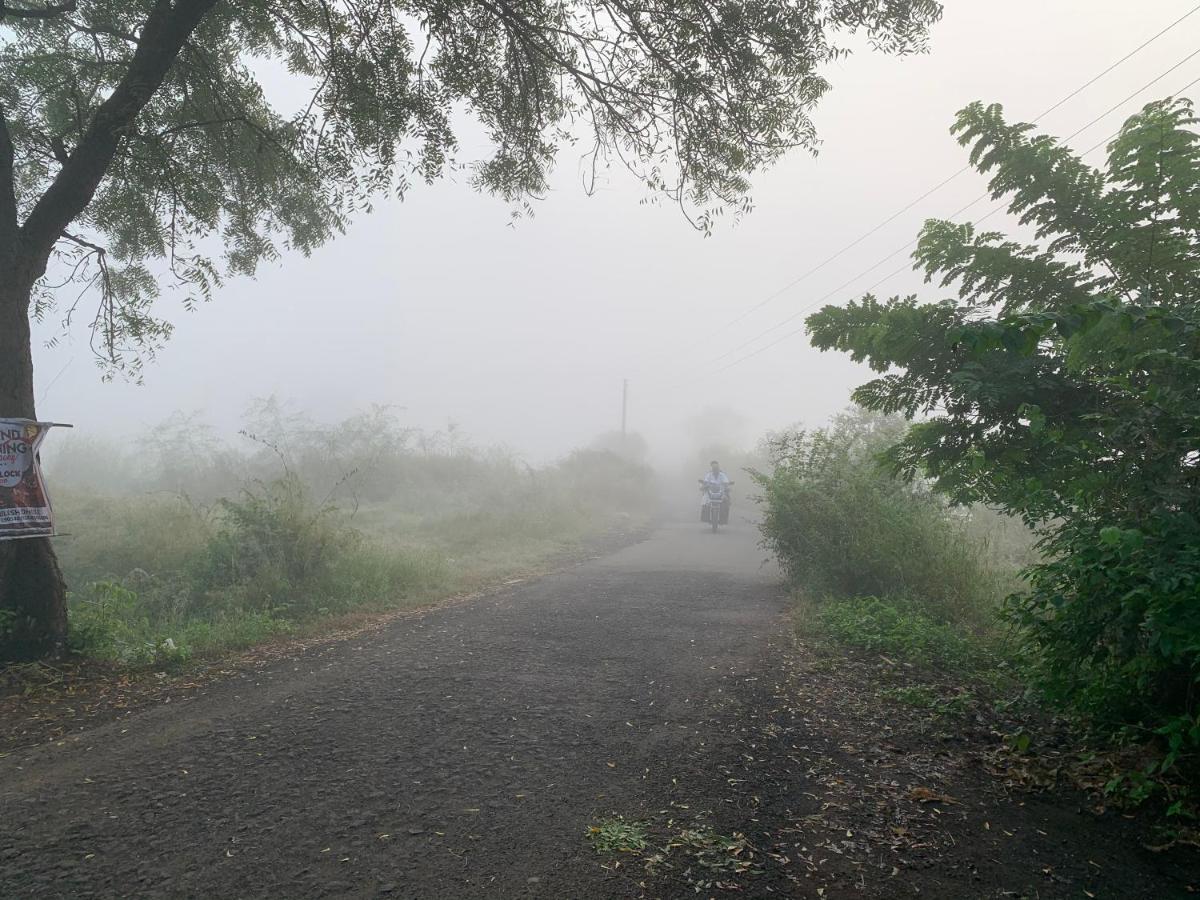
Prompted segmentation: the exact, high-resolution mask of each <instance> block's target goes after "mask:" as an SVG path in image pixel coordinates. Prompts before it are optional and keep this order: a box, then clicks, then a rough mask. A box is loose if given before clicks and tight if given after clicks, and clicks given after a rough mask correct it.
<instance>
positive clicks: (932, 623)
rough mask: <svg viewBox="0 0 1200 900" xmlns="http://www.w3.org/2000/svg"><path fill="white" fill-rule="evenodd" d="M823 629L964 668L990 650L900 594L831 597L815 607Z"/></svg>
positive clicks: (863, 644) (866, 645)
mask: <svg viewBox="0 0 1200 900" xmlns="http://www.w3.org/2000/svg"><path fill="white" fill-rule="evenodd" d="M816 620H817V624H818V625H819V627H820V629H821V631H822V632H823V633H825V634H827V635H829V636H830V637H832V638H834V639H835V640H837V641H840V642H841V643H843V644H847V645H849V646H853V647H860V648H862V649H864V650H872V651H878V652H880V653H884V654H891V655H895V656H897V657H900V658H903V659H907V660H911V661H913V662H917V663H921V664H923V665H929V666H937V667H940V668H951V669H958V670H965V669H969V668H972V667H978V666H981V665H982V664H984V663H985V662H986V661H987V658H988V657H989V654H988V652H987V651H986V650H985V649H984V648H983V647H982V645H981V644H979V643H978V642H976V641H972V640H971V639H970V638H969V637H967V636H966V635H965V634H964V633H963V632H962V631H961V630H960V629H957V628H955V627H953V626H951V625H948V624H946V622H945V621H943V620H940V619H936V618H934V617H932V616H931V615H929V614H928V613H927V612H926V611H924V609H923V608H922V605H921V604H919V603H915V602H913V601H909V600H903V599H899V598H888V599H882V598H879V597H848V598H837V599H830V600H828V601H825V602H823V603H821V604H820V606H819V607H818V609H817V610H816Z"/></svg>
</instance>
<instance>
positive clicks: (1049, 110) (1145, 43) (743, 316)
mask: <svg viewBox="0 0 1200 900" xmlns="http://www.w3.org/2000/svg"><path fill="white" fill-rule="evenodd" d="M1197 12H1200V4H1198V5H1196V6H1193V7H1192V8H1191V9H1190V10H1188V11H1187V12H1185V13H1184V14H1183V15H1182V16H1180V17H1179V18H1178V19H1176V20H1175V21H1173V22H1171V23H1170V24H1169V25H1167V26H1166V27H1164V28H1163V29H1162V30H1160V31H1159V32H1157V33H1156V34H1154V35H1152V36H1151V37H1149V38H1147V39H1146V40H1145V41H1143V42H1142V43H1140V44H1138V46H1136V47H1134V48H1133V49H1132V50H1130V51H1129V52H1128V53H1126V54H1125V55H1124V56H1122V57H1121V58H1120V59H1118V60H1117V61H1116V62H1114V63H1112V64H1111V65H1109V66H1108V67H1107V68H1106V69H1104V70H1103V71H1101V72H1099V73H1097V74H1096V75H1094V76H1093V77H1092V78H1090V79H1089V80H1088V81H1085V82H1084V83H1083V84H1081V85H1080V86H1079V87H1077V88H1075V90H1073V91H1071V92H1070V93H1069V94H1067V95H1066V96H1064V97H1062V98H1061V99H1060V100H1058V101H1057V102H1056V103H1054V104H1052V105H1051V106H1049V107H1047V108H1046V109H1045V110H1043V111H1042V112H1040V113H1038V115H1037V116H1035V117H1034V123H1035V124H1036V123H1037V122H1038V121H1039V120H1040V119H1043V118H1045V117H1046V116H1048V115H1049V114H1050V113H1052V112H1054V111H1055V110H1056V109H1058V108H1059V107H1060V106H1062V105H1063V104H1064V103H1067V102H1068V101H1070V100H1072V99H1074V98H1075V97H1077V96H1079V94H1081V93H1083V92H1084V91H1085V90H1087V89H1088V88H1089V87H1091V86H1092V85H1093V84H1095V83H1096V82H1097V81H1099V80H1100V79H1101V78H1103V77H1104V76H1105V75H1107V74H1109V73H1110V72H1112V71H1113V70H1114V69H1116V68H1118V67H1119V66H1121V65H1123V64H1124V63H1126V62H1128V61H1129V60H1130V59H1132V58H1133V57H1134V56H1136V55H1137V54H1139V53H1141V52H1142V51H1143V50H1145V49H1146V48H1147V47H1149V46H1150V45H1151V44H1153V43H1154V42H1155V41H1157V40H1158V39H1159V38H1161V37H1162V36H1163V35H1165V34H1167V33H1168V32H1170V31H1172V30H1173V29H1175V28H1176V27H1177V26H1179V25H1180V24H1182V23H1183V22H1184V21H1185V20H1187V19H1188V18H1190V17H1191V16H1193V15H1195V14H1196V13H1197ZM970 168H971V167H970V165H965V166H963V167H962V168H961V169H959V170H958V171H957V172H955V173H954V174H952V175H950V176H949V177H947V178H945V179H943V180H942V181H939V182H938V183H937V184H935V185H934V186H933V187H931V188H929V189H928V190H926V191H925V192H924V193H923V194H921V195H920V196H919V197H917V198H916V199H914V200H912V201H910V202H909V203H907V204H905V205H904V206H903V207H902V208H901V209H898V210H897V211H896V212H894V213H892V214H891V215H890V216H888V217H887V218H886V219H884V220H883V221H882V222H880V223H879V224H878V225H876V226H875V227H874V228H872V229H871V230H870V231H867V232H865V233H864V234H862V235H860V236H858V237H857V238H855V239H854V240H853V241H851V242H850V243H849V244H846V245H845V246H844V247H842V248H841V249H840V250H837V251H836V252H835V253H833V254H831V255H830V256H827V257H826V258H825V259H823V260H821V262H819V263H817V264H816V265H815V266H813V267H812V268H811V269H808V270H807V271H805V272H804V273H802V274H801V275H799V276H797V277H796V278H794V279H792V280H791V281H789V282H788V283H787V284H785V285H784V286H783V287H781V288H779V289H778V290H776V291H774V292H772V293H770V294H768V295H767V296H766V297H764V298H763V299H762V300H760V301H759V302H758V303H756V304H754V305H753V306H751V307H750V308H749V309H746V310H745V311H743V312H741V313H739V314H738V315H737V316H735V317H734V318H732V319H730V320H729V321H728V322H726V323H725V324H724V325H723V326H722V327H723V328H728V327H730V326H731V325H736V324H737V323H738V322H741V321H742V320H744V319H746V318H747V317H749V316H751V315H753V314H754V313H756V312H758V310H760V309H762V308H763V307H764V306H766V305H767V304H769V303H770V302H771V301H773V300H774V299H775V298H777V297H779V296H780V295H781V294H784V293H786V292H787V291H789V290H791V289H792V288H794V287H795V286H796V285H798V284H800V283H801V282H803V281H805V280H807V279H808V278H809V277H811V276H812V275H815V274H816V273H817V272H819V271H821V270H822V269H824V268H825V267H826V266H827V265H829V264H830V263H831V262H834V261H836V260H838V259H840V258H841V257H842V256H843V255H845V254H846V253H848V252H849V251H850V250H853V249H854V248H855V247H857V246H858V245H859V244H861V243H862V242H863V241H865V240H867V238H869V237H871V236H872V235H874V234H877V233H878V232H879V231H880V230H881V229H883V228H885V227H887V226H888V225H890V224H891V223H892V222H894V221H896V219H898V218H899V217H900V216H902V215H904V213H906V212H908V211H909V210H910V209H912V208H913V207H914V206H916V205H918V204H919V203H921V201H923V200H925V199H927V198H929V197H930V196H932V195H933V194H935V193H937V192H938V191H940V190H941V189H942V188H944V187H945V186H946V185H948V184H949V183H950V182H952V181H954V180H955V179H956V178H958V177H959V176H960V175H962V174H963V173H964V172H967V171H969V170H970Z"/></svg>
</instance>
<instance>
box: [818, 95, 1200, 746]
mask: <svg viewBox="0 0 1200 900" xmlns="http://www.w3.org/2000/svg"><path fill="white" fill-rule="evenodd" d="M1196 125H1197V119H1196V118H1195V117H1194V115H1193V111H1192V105H1191V104H1190V103H1189V102H1187V101H1185V100H1177V99H1168V100H1163V101H1161V102H1156V103H1152V104H1150V105H1148V106H1146V107H1145V108H1144V109H1143V110H1142V111H1141V112H1139V113H1138V114H1137V115H1135V116H1133V117H1132V118H1130V119H1129V120H1128V121H1127V122H1126V123H1125V124H1124V127H1123V128H1122V130H1121V132H1120V134H1119V136H1117V137H1116V138H1115V139H1114V140H1113V141H1112V142H1111V143H1110V145H1109V146H1108V159H1107V164H1106V165H1105V166H1104V167H1103V168H1093V167H1092V166H1089V165H1087V164H1085V163H1084V162H1083V161H1082V160H1081V159H1079V158H1078V157H1077V156H1076V155H1074V154H1073V153H1072V152H1071V151H1070V150H1069V149H1068V148H1066V147H1064V146H1062V145H1060V144H1059V143H1057V142H1056V141H1055V140H1053V139H1052V138H1050V137H1047V136H1044V135H1035V134H1034V133H1033V131H1032V126H1030V125H1024V124H1016V125H1014V124H1010V123H1008V122H1006V121H1005V119H1004V117H1003V114H1002V110H1001V109H1000V107H998V106H983V105H981V104H978V103H976V104H973V105H971V106H969V107H967V108H966V109H964V110H963V111H962V112H960V113H959V115H958V119H957V122H956V124H955V126H954V131H955V132H956V133H957V135H958V139H959V141H960V143H962V144H964V145H971V148H972V149H971V160H972V163H973V164H974V166H975V167H976V168H977V169H978V170H979V171H981V172H985V173H989V174H990V178H991V182H990V183H991V189H992V192H993V194H994V196H996V197H1001V196H1007V197H1009V198H1010V199H1009V210H1010V211H1011V212H1012V213H1013V214H1015V215H1016V216H1018V217H1019V219H1020V222H1021V223H1022V224H1023V225H1024V226H1027V227H1028V228H1029V229H1030V230H1031V232H1032V235H1033V241H1032V242H1030V243H1025V242H1021V241H1018V240H1013V239H1010V238H1006V237H1004V236H1003V235H1001V234H999V233H995V232H980V231H977V230H976V229H975V228H973V227H972V226H970V225H959V224H954V223H951V222H945V221H931V222H928V223H927V224H926V225H925V228H924V230H923V232H922V234H921V238H920V241H919V244H918V249H917V251H916V259H917V261H918V265H919V266H920V267H923V268H924V270H925V272H926V275H927V280H930V281H932V280H938V281H939V283H940V284H941V285H942V286H943V287H948V286H950V285H955V286H956V287H957V296H956V297H953V298H951V299H946V300H942V301H941V302H936V303H925V304H923V303H919V302H918V300H917V298H916V297H915V296H910V297H893V298H892V299H890V300H887V301H884V302H881V301H880V300H878V299H877V298H875V297H873V296H870V295H868V296H866V297H863V298H862V299H861V300H860V301H858V302H855V303H851V304H850V305H849V306H848V307H846V308H844V309H839V308H835V307H826V308H825V309H823V310H821V311H820V312H818V313H816V314H814V315H813V316H811V317H810V318H809V319H808V322H807V324H808V328H809V331H810V333H811V335H812V340H813V343H814V344H815V345H816V346H817V347H820V348H821V349H823V350H824V349H837V350H842V351H844V352H847V353H849V354H851V356H852V357H853V358H854V359H856V360H865V361H867V362H868V363H869V364H870V366H871V367H872V368H873V369H874V370H876V371H877V372H880V373H881V377H879V378H877V379H875V380H873V381H871V382H869V383H867V384H864V385H863V386H862V387H860V388H859V389H858V390H857V391H856V392H855V395H854V396H855V399H856V400H857V401H858V402H860V403H862V404H864V405H866V406H868V407H870V408H872V409H876V410H882V411H889V412H890V411H897V412H902V413H904V414H905V415H907V416H909V417H910V418H911V417H916V416H921V417H924V418H923V419H922V421H920V422H918V423H917V424H914V425H912V426H911V428H910V429H909V431H908V432H907V435H906V436H905V437H904V439H903V440H902V441H901V442H900V443H899V444H898V445H897V446H896V448H895V449H894V450H892V451H891V452H890V456H889V458H890V461H891V463H892V464H893V466H894V468H895V469H896V470H897V471H898V472H901V473H904V474H907V475H909V476H913V475H916V474H918V473H920V474H923V475H924V474H927V475H929V476H931V477H932V478H934V479H935V480H936V484H937V486H938V487H939V488H940V489H942V490H944V491H946V492H947V493H948V494H949V495H950V496H951V497H952V498H954V499H955V500H957V501H961V502H972V501H982V502H986V503H989V504H995V505H998V506H1000V507H1002V508H1004V509H1005V510H1009V511H1013V512H1015V513H1019V514H1020V515H1021V516H1023V517H1024V518H1025V520H1026V521H1027V522H1028V523H1030V524H1031V525H1034V526H1035V527H1037V528H1038V529H1039V530H1040V533H1041V535H1042V545H1041V549H1042V550H1043V552H1044V557H1043V561H1042V562H1041V563H1040V564H1038V565H1035V566H1033V567H1032V568H1031V569H1030V571H1029V572H1028V573H1027V576H1028V579H1029V590H1028V592H1027V593H1026V594H1025V595H1024V596H1022V597H1019V598H1014V600H1013V603H1012V607H1011V612H1012V615H1013V616H1014V617H1015V618H1016V620H1017V621H1019V622H1020V623H1021V624H1022V625H1023V626H1025V628H1026V629H1027V633H1028V635H1029V637H1030V638H1031V641H1032V643H1033V645H1034V647H1035V648H1036V649H1037V651H1039V655H1040V658H1041V660H1042V662H1043V663H1044V670H1043V674H1044V676H1045V685H1046V686H1047V688H1049V689H1050V690H1051V691H1052V692H1054V693H1055V694H1056V695H1057V696H1058V697H1060V698H1061V699H1064V700H1067V701H1070V702H1072V703H1075V704H1077V705H1079V706H1080V707H1082V708H1083V709H1085V710H1088V711H1091V712H1092V713H1094V714H1096V715H1097V716H1100V717H1102V718H1103V720H1104V721H1106V722H1110V723H1114V724H1137V725H1141V726H1149V727H1154V728H1158V729H1159V730H1160V731H1161V732H1162V733H1163V734H1169V735H1170V736H1171V737H1172V741H1173V743H1174V749H1175V750H1176V751H1177V750H1179V749H1180V748H1181V747H1182V746H1184V745H1185V744H1186V743H1187V742H1188V741H1189V740H1190V741H1191V742H1193V743H1197V744H1200V722H1198V720H1197V710H1198V705H1200V690H1197V688H1198V682H1197V679H1198V677H1200V245H1198V241H1200V135H1198V134H1197V130H1196ZM1171 758H1173V757H1171Z"/></svg>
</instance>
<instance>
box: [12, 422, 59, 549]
mask: <svg viewBox="0 0 1200 900" xmlns="http://www.w3.org/2000/svg"><path fill="white" fill-rule="evenodd" d="M53 427H54V423H52V422H33V421H30V420H29V419H0V541H5V540H12V539H14V538H30V537H49V536H50V535H52V534H54V522H53V519H52V517H51V513H50V496H49V495H48V494H47V493H46V484H45V482H44V481H43V480H42V469H41V466H40V465H39V463H38V448H39V447H40V446H41V445H42V441H43V440H44V439H45V437H46V432H48V431H49V430H50V429H51V428H53Z"/></svg>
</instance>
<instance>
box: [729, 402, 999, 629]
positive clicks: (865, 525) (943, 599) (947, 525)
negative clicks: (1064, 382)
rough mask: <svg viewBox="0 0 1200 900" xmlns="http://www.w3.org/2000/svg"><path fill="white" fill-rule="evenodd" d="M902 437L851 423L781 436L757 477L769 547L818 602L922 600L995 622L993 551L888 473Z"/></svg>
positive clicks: (884, 423) (873, 423) (940, 611)
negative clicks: (886, 457) (885, 457)
mask: <svg viewBox="0 0 1200 900" xmlns="http://www.w3.org/2000/svg"><path fill="white" fill-rule="evenodd" d="M896 433H897V432H896V429H895V426H894V424H893V423H892V422H890V421H889V420H886V419H882V418H878V419H876V420H872V419H871V418H869V417H859V418H853V417H845V418H842V419H841V420H839V421H838V422H836V423H835V425H834V426H833V427H832V428H830V429H826V430H822V431H816V432H813V433H812V434H807V433H805V432H791V433H787V434H783V435H778V436H776V437H774V438H773V439H772V440H771V442H770V451H771V461H772V469H771V471H770V472H769V473H764V472H755V473H753V477H754V479H755V481H756V482H757V484H758V485H759V487H760V488H761V489H762V491H763V496H762V500H763V501H764V507H765V508H764V514H763V521H762V525H761V528H762V532H763V536H764V539H765V544H766V546H768V547H769V548H770V549H771V550H772V551H774V553H775V555H776V557H777V558H778V559H779V562H780V564H781V565H782V567H783V569H784V571H785V572H786V574H787V575H788V576H789V578H790V579H791V581H792V582H793V583H795V584H797V585H802V586H803V588H804V589H805V591H806V592H808V593H810V594H813V595H830V596H834V597H839V598H841V597H859V596H873V597H884V598H892V597H903V598H920V602H921V605H922V607H923V608H925V609H927V610H929V611H930V612H931V613H933V614H936V615H937V616H939V617H944V618H946V619H949V620H952V621H961V622H976V623H978V622H982V621H985V620H987V619H989V618H990V617H991V616H992V615H993V613H994V611H995V609H996V606H997V602H998V599H999V597H1000V596H1001V594H1002V591H1001V588H1000V586H999V581H998V573H997V572H996V571H995V570H994V568H993V567H992V566H991V565H990V564H989V560H988V554H987V548H986V546H984V545H983V544H981V543H979V542H977V541H973V540H972V539H971V538H970V537H969V536H968V535H967V533H966V532H965V530H964V529H963V527H962V524H961V522H960V521H958V520H956V519H955V518H954V517H953V515H952V513H951V511H950V510H948V509H947V507H946V506H945V504H944V503H942V502H941V501H940V500H938V498H937V497H935V496H934V495H932V494H931V493H930V492H929V491H927V490H925V489H924V488H923V487H922V486H920V485H911V484H906V483H904V482H902V481H899V480H897V479H895V478H892V477H891V476H890V475H889V474H888V473H887V472H885V471H884V470H883V469H882V468H881V467H880V465H879V463H878V462H877V456H878V454H879V453H880V452H881V451H882V450H884V449H885V448H886V447H887V446H888V444H889V441H890V439H891V438H892V437H893V436H894V435H895V434H896ZM964 514H965V513H964Z"/></svg>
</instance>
